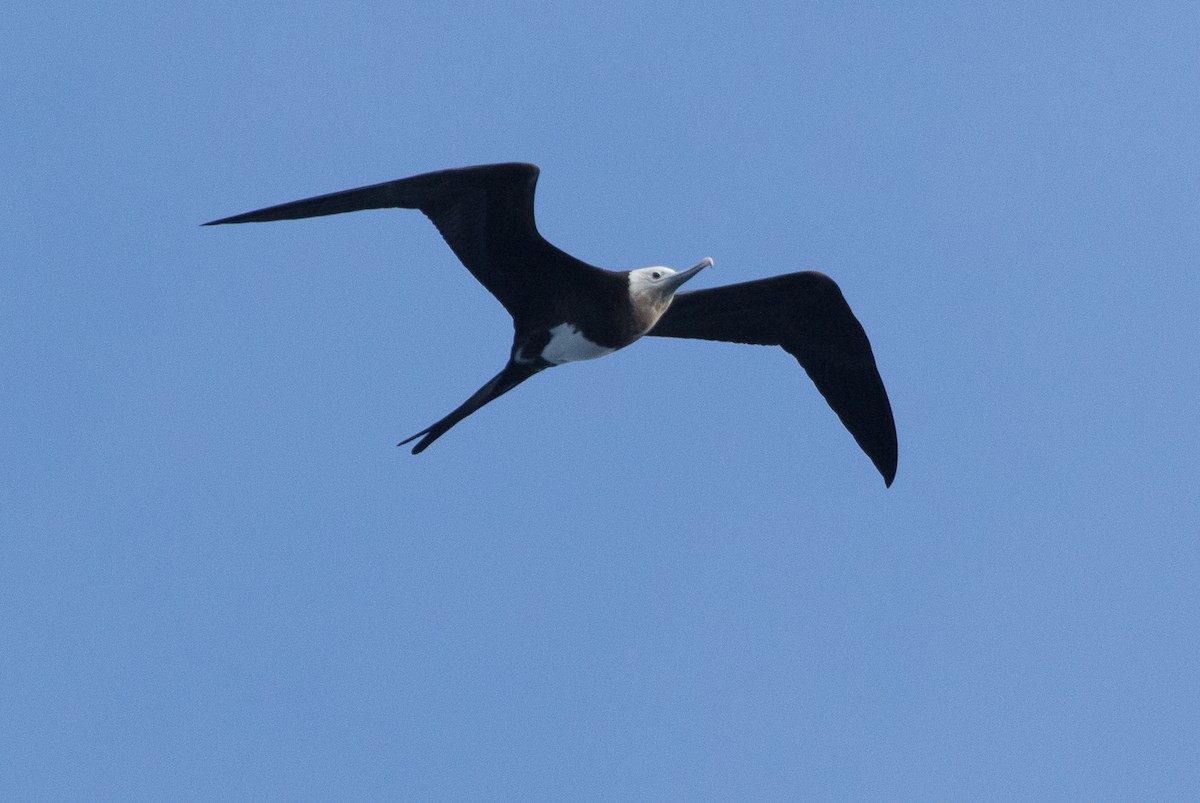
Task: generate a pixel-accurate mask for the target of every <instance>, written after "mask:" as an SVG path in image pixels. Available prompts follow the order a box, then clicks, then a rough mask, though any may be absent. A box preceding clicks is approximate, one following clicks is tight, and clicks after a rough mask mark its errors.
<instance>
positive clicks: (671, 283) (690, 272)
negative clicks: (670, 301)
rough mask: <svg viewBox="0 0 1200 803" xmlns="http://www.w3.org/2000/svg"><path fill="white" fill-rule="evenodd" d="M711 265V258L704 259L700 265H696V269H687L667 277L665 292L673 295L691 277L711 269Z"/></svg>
mask: <svg viewBox="0 0 1200 803" xmlns="http://www.w3.org/2000/svg"><path fill="white" fill-rule="evenodd" d="M712 263H713V261H712V257H705V258H704V259H702V260H701V261H700V264H699V265H697V266H696V267H694V268H688V269H687V270H684V271H680V272H679V273H676V274H674V275H673V276H669V277H667V281H666V285H667V292H669V293H674V292H675V291H676V290H678V289H679V288H680V286H681V285H682V284H683V283H684V282H686V281H687V280H688V279H690V278H692V277H693V276H695V275H696V274H697V273H699V272H700V271H702V270H704V269H705V268H710V267H712Z"/></svg>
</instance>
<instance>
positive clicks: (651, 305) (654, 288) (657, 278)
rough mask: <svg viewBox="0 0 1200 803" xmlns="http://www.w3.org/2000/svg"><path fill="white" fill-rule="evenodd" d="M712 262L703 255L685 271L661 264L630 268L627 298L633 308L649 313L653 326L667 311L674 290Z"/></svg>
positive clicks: (673, 295)
mask: <svg viewBox="0 0 1200 803" xmlns="http://www.w3.org/2000/svg"><path fill="white" fill-rule="evenodd" d="M712 263H713V261H712V259H711V258H709V257H705V258H704V259H703V260H702V261H701V262H700V264H699V265H696V266H695V267H693V268H688V269H687V270H685V271H677V270H672V269H671V268H664V267H662V266H661V265H656V266H654V267H651V268H638V269H637V270H631V271H629V298H630V300H631V301H632V302H633V306H634V308H636V309H638V310H639V311H645V312H649V313H650V317H651V318H652V319H651V321H650V325H651V326H653V325H654V322H655V321H657V320H658V318H659V316H661V315H662V314H663V313H664V312H666V311H667V307H669V306H671V299H672V298H674V297H675V291H677V290H678V289H679V288H680V287H681V286H682V285H683V283H684V282H686V281H687V280H688V279H690V278H692V277H693V276H695V275H696V274H697V273H699V272H700V271H702V270H704V269H705V268H707V267H710V266H711V265H712Z"/></svg>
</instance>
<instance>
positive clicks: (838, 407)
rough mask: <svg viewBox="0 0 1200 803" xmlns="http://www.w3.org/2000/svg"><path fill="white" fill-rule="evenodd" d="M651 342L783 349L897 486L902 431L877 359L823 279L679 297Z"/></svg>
mask: <svg viewBox="0 0 1200 803" xmlns="http://www.w3.org/2000/svg"><path fill="white" fill-rule="evenodd" d="M649 334H652V335H657V336H659V337H688V338H698V339H701V340H723V341H727V342H730V343H751V344H754V345H760V346H782V347H783V348H784V350H785V351H787V352H788V353H789V354H791V355H792V356H794V357H795V358H796V359H797V360H798V361H799V362H800V364H801V365H802V366H804V370H805V371H807V372H808V376H809V378H811V379H812V381H813V382H814V383H815V384H816V386H817V390H819V391H821V395H822V396H824V397H825V401H827V402H829V406H830V407H832V408H833V411H834V412H835V413H837V414H838V418H840V419H842V423H843V424H844V425H845V426H846V429H848V430H850V434H851V435H853V436H854V439H855V440H856V441H858V445H859V446H861V447H862V449H863V451H864V452H866V453H867V456H868V457H870V458H871V461H872V462H873V463H874V464H875V467H876V468H878V469H879V473H880V474H882V475H883V479H884V482H886V483H887V484H888V485H889V486H890V485H891V484H892V480H893V479H894V478H895V476H896V459H897V454H896V453H897V449H896V423H895V421H894V419H893V418H892V406H891V404H890V403H889V402H888V396H887V391H886V390H885V389H884V387H883V380H882V379H880V377H879V369H877V368H876V367H875V355H874V354H873V353H872V352H871V343H870V341H868V340H867V333H866V332H864V331H863V328H862V324H860V323H859V322H858V319H857V318H855V317H854V313H853V312H851V311H850V306H849V305H848V304H847V303H846V299H845V298H844V297H843V296H842V291H841V290H840V289H839V288H838V286H837V284H835V283H834V281H833V280H832V279H830V278H829V277H828V276H825V275H824V274H821V273H815V272H811V271H810V272H804V273H789V274H787V275H786V276H775V277H773V278H770V279H759V280H757V281H752V282H744V283H741V284H731V285H727V286H725V287H716V288H713V289H710V290H696V291H693V292H690V293H679V294H678V295H676V296H675V300H674V301H673V302H672V303H671V306H670V307H669V308H668V309H667V312H666V314H665V315H663V316H662V318H660V319H659V321H658V323H657V324H656V325H655V327H654V328H653V329H651V330H650V332H649Z"/></svg>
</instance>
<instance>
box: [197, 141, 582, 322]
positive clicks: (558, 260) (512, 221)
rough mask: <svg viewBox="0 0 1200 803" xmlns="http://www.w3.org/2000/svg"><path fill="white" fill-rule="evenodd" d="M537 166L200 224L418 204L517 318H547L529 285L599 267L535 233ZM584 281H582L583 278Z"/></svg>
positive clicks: (454, 173) (465, 170)
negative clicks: (571, 254)
mask: <svg viewBox="0 0 1200 803" xmlns="http://www.w3.org/2000/svg"><path fill="white" fill-rule="evenodd" d="M538 172H539V171H538V168H537V165H532V164H521V163H508V164H495V165H481V166H478V167H461V168H455V169H452V170H439V171H437V172H434V173H423V174H421V175H419V176H413V177H411V178H402V179H398V180H396V181H387V182H384V183H382V184H373V185H371V186H369V187H359V188H358V189H353V190H345V191H342V192H334V193H330V194H328V195H319V196H316V197H314V198H305V199H304V200H300V201H292V202H291V203H286V204H279V205H278V206H271V207H267V208H266V209H259V210H257V211H254V212H247V213H245V214H242V215H234V216H233V217H227V218H222V219H221V220H214V221H211V222H209V223H205V224H204V225H205V226H213V225H217V224H221V223H259V222H265V221H270V220H293V219H296V218H306V217H317V216H320V215H336V214H339V213H341V212H357V211H359V210H362V209H385V208H392V207H396V208H402V209H419V210H421V211H422V212H424V213H425V215H426V216H427V217H428V218H429V219H430V220H432V221H433V224H434V225H435V226H437V229H438V231H439V232H441V235H442V237H443V238H445V240H446V243H447V244H448V245H449V246H450V248H451V249H452V250H453V251H454V253H455V255H456V256H457V257H458V258H459V260H461V261H462V263H463V265H465V266H466V267H467V270H469V271H471V273H472V274H473V275H474V276H475V278H476V279H478V280H479V282H480V283H481V284H482V285H483V286H484V287H486V288H487V289H488V291H489V292H491V293H492V295H494V296H495V297H496V298H497V299H499V301H500V303H501V304H503V305H504V307H505V309H507V310H508V311H509V313H510V314H511V315H512V316H513V318H514V319H517V320H521V319H529V318H543V317H546V314H547V311H546V310H545V309H544V308H543V307H544V306H545V303H546V299H545V296H544V295H543V294H539V293H537V292H533V293H531V292H529V290H530V288H537V287H545V286H547V285H550V286H558V285H559V284H560V283H561V282H562V281H563V280H564V279H567V278H568V276H564V275H563V274H564V272H565V273H568V274H570V273H574V274H576V275H577V276H578V277H579V278H580V279H583V277H584V275H587V276H588V278H594V277H595V274H596V273H598V272H600V271H599V269H598V268H592V267H591V266H589V265H587V264H586V263H583V262H580V261H579V260H577V259H575V258H573V257H571V256H570V255H568V254H565V253H563V252H562V251H560V250H559V249H557V248H555V247H554V246H553V245H551V244H550V243H548V242H546V240H545V239H543V238H542V236H541V234H539V233H538V230H537V226H536V224H535V223H534V218H533V194H534V189H535V187H536V186H537V179H538ZM583 280H584V281H586V279H583Z"/></svg>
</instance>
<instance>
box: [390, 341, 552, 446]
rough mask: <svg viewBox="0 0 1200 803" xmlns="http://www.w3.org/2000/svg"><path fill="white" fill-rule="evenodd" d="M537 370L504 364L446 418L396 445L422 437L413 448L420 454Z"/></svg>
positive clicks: (511, 363) (513, 364) (514, 364)
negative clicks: (456, 425)
mask: <svg viewBox="0 0 1200 803" xmlns="http://www.w3.org/2000/svg"><path fill="white" fill-rule="evenodd" d="M537 372H538V369H535V368H529V367H526V366H522V365H518V364H516V363H513V362H510V363H509V364H508V365H506V366H504V370H503V371H501V372H500V373H498V374H496V375H495V376H494V377H492V378H491V379H489V380H488V382H487V384H485V385H484V386H483V387H481V388H480V389H479V390H477V391H475V393H474V394H472V396H471V398H469V399H467V400H466V401H465V402H463V403H462V404H460V405H459V406H458V407H456V408H455V409H454V410H453V411H452V412H451V413H450V414H449V415H447V416H446V417H445V418H443V419H441V420H440V421H438V422H437V423H435V424H432V425H431V426H429V427H426V428H425V429H423V430H421V431H420V432H418V433H417V434H416V435H413V436H411V437H409V438H405V439H404V440H402V441H400V442H399V443H398V444H396V445H397V446H404V445H405V444H407V443H412V442H413V441H415V440H417V438H420V439H421V440H420V441H418V443H417V445H416V446H414V447H413V449H412V453H413V454H420V453H421V452H423V451H425V450H426V449H427V448H428V447H429V444H431V443H433V442H434V441H435V440H437V439H438V438H440V437H442V435H444V434H446V432H447V431H448V430H449V429H450V428H451V427H453V426H454V425H455V424H457V423H458V422H459V421H462V420H463V419H464V418H466V417H467V416H469V415H470V414H471V413H473V412H475V411H476V410H478V409H479V408H480V407H483V406H484V405H485V404H487V403H488V402H490V401H492V400H493V399H498V398H500V397H501V396H503V395H504V394H505V393H508V392H509V391H510V390H512V389H513V388H515V387H516V386H517V385H519V384H521V383H522V382H524V381H525V380H526V379H528V378H529V377H531V376H533V375H534V374H536V373H537Z"/></svg>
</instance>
